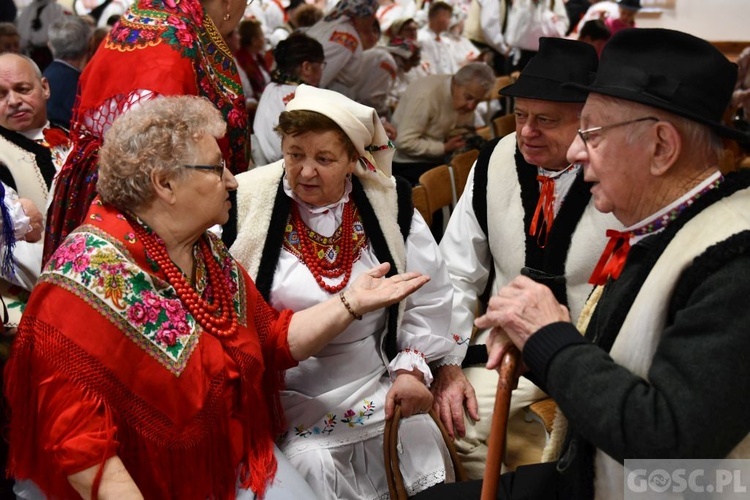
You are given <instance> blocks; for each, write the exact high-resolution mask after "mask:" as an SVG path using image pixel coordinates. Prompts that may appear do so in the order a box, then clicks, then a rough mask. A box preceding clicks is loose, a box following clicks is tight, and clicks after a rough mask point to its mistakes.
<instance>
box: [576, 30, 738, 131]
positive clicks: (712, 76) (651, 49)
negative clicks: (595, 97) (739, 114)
mask: <svg viewBox="0 0 750 500" xmlns="http://www.w3.org/2000/svg"><path fill="white" fill-rule="evenodd" d="M736 81H737V65H736V64H734V63H732V62H730V61H729V60H728V59H727V58H726V57H725V56H724V55H723V54H722V53H721V52H719V50H717V49H716V48H715V47H714V46H713V45H711V44H710V43H708V42H707V41H705V40H702V39H700V38H697V37H694V36H692V35H688V34H687V33H682V32H680V31H674V30H667V29H661V28H654V29H644V28H630V29H624V30H622V31H620V32H618V33H617V34H615V35H614V36H613V37H612V38H611V39H610V40H609V42H607V45H605V46H604V50H603V51H602V55H601V59H600V61H599V70H598V71H597V73H596V79H595V80H594V82H593V83H592V84H591V85H581V84H568V85H567V86H570V87H573V88H578V89H582V90H588V91H589V92H596V93H597V94H604V95H607V96H611V97H618V98H620V99H625V100H628V101H633V102H638V103H641V104H645V105H647V106H653V107H654V108H659V109H663V110H665V111H669V112H670V113H674V114H676V115H679V116H683V117H685V118H689V119H691V120H694V121H696V122H699V123H703V124H704V125H708V126H709V127H711V128H712V129H713V130H714V131H716V133H718V134H719V135H720V136H723V137H728V138H730V139H745V140H747V136H746V135H745V134H743V133H742V132H739V131H738V130H736V129H733V128H730V127H727V126H725V125H723V124H722V123H721V120H722V117H723V115H724V112H725V111H726V109H727V105H728V104H729V100H730V98H731V97H732V90H733V89H734V85H735V82H736Z"/></svg>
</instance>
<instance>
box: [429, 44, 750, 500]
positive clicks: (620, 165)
mask: <svg viewBox="0 0 750 500" xmlns="http://www.w3.org/2000/svg"><path fill="white" fill-rule="evenodd" d="M706 75H710V78H707V77H706ZM736 75H737V68H736V66H735V65H734V64H732V63H730V62H729V61H728V60H727V59H726V58H725V57H724V56H723V55H722V54H721V53H720V52H719V51H718V50H716V49H715V48H714V47H713V46H712V45H711V44H709V43H708V42H706V41H704V40H701V39H698V38H695V37H693V36H691V35H687V34H685V33H680V32H677V31H670V30H663V29H648V30H646V29H642V30H624V31H622V32H620V33H619V34H617V35H615V36H614V37H613V38H612V40H611V41H610V42H609V43H608V44H607V46H606V47H605V48H604V51H603V53H602V57H601V64H600V66H599V71H598V73H597V77H596V80H595V81H594V83H593V84H592V85H590V86H580V87H581V88H583V89H585V90H588V91H590V94H589V97H588V99H587V101H586V105H585V107H584V109H583V113H582V114H581V130H579V131H578V137H577V138H576V140H575V142H574V143H573V144H572V145H571V147H570V150H569V151H568V158H569V159H570V161H572V162H576V163H581V164H582V165H583V168H584V176H585V178H586V179H587V180H589V181H591V182H593V183H594V187H593V188H592V194H593V199H594V203H595V205H596V208H597V209H598V210H600V211H603V212H610V213H613V214H614V215H615V217H617V219H618V220H619V221H620V222H622V223H623V224H624V225H626V226H628V227H627V228H626V229H625V230H624V231H622V232H620V231H612V232H609V235H610V237H611V244H610V245H608V246H607V251H606V252H605V253H604V254H603V255H602V257H601V258H600V260H599V263H598V264H597V267H596V269H595V272H594V273H593V275H592V282H593V283H595V284H596V285H599V286H598V288H597V289H596V290H595V291H594V293H593V294H592V297H594V296H595V295H597V294H599V293H601V298H599V299H598V304H597V305H596V308H595V310H594V312H593V314H592V316H591V317H590V322H589V323H588V328H587V329H586V330H585V336H584V337H581V336H580V334H579V333H578V331H577V330H576V329H575V327H573V325H572V324H571V323H570V322H569V321H570V319H569V315H568V313H567V311H566V310H565V308H564V307H561V306H560V304H559V303H558V302H557V301H556V300H555V298H554V297H553V296H552V294H551V293H550V292H549V290H548V289H547V288H545V287H541V286H539V285H538V284H536V283H534V282H533V281H531V280H528V279H526V278H525V277H523V276H520V277H518V278H516V279H515V280H514V281H513V282H512V283H511V284H510V285H509V286H507V287H505V288H503V289H502V290H500V292H499V293H498V294H497V295H496V296H495V297H493V298H492V300H491V301H490V307H489V309H488V312H487V314H486V315H485V316H483V317H481V318H479V319H477V326H479V327H482V328H487V327H499V328H498V329H497V330H494V331H493V332H494V333H493V334H492V335H491V339H490V341H488V343H490V342H493V344H492V345H493V348H492V349H491V352H490V359H489V362H488V363H487V367H488V368H493V367H495V366H497V361H498V359H499V356H500V354H501V351H502V350H503V347H504V345H505V341H506V340H507V338H509V339H510V341H512V342H513V344H515V345H516V346H517V347H518V348H519V349H520V350H521V351H522V353H523V359H524V361H525V363H526V365H527V366H528V367H529V370H530V372H531V374H532V375H533V376H534V377H535V379H536V380H537V381H538V382H539V383H540V384H541V385H542V386H543V387H546V389H547V391H548V392H549V394H550V395H551V396H552V397H553V398H554V399H555V401H557V403H558V405H559V408H560V410H561V411H562V415H564V417H565V418H566V419H567V425H563V426H561V427H560V430H561V431H562V432H558V428H556V429H555V431H553V435H552V438H551V440H550V442H551V443H552V444H553V445H559V447H558V446H553V448H558V449H557V450H550V451H552V452H554V453H551V454H550V457H549V458H552V459H554V458H558V461H557V463H556V464H555V468H554V472H553V473H552V475H551V476H550V477H551V478H552V480H553V481H555V480H556V481H557V482H558V484H557V485H556V486H555V487H554V488H555V490H556V491H557V492H558V495H559V492H560V491H565V492H566V494H565V495H559V496H550V494H549V493H546V494H545V496H543V498H576V499H578V498H592V497H595V498H617V497H620V498H622V495H623V491H624V487H625V486H624V485H625V484H626V483H625V481H624V476H625V469H624V467H623V461H624V460H627V459H665V458H674V459H699V458H700V459H723V458H750V435H749V432H750V405H748V404H747V399H746V397H747V389H748V387H750V364H748V362H747V353H748V352H750V335H748V334H747V328H748V325H749V324H750V308H748V307H747V297H748V296H750V279H748V277H750V217H748V208H750V172H738V173H733V174H727V175H726V176H723V175H722V174H721V172H720V171H719V168H718V164H719V156H720V155H721V153H722V144H721V141H720V138H722V137H723V138H728V139H743V138H745V139H746V137H744V135H743V134H741V133H739V132H737V131H736V130H735V129H732V128H728V127H726V126H725V125H723V124H722V123H721V119H722V115H723V113H724V111H725V108H726V106H727V104H728V103H729V100H730V97H731V94H732V89H733V87H734V83H735V80H736ZM501 329H502V331H503V332H504V333H502V334H501ZM495 346H497V348H495ZM565 430H567V432H565ZM555 451H556V452H555ZM626 465H627V464H626ZM519 471H521V469H519ZM688 472H690V471H689V470H688ZM518 477H520V476H519V475H518V473H517V475H516V478H518ZM666 479H667V481H669V478H666ZM538 483H539V484H541V481H539V482H538ZM548 484H550V483H548ZM628 484H629V483H628ZM658 486H663V485H658ZM665 486H666V488H667V491H664V490H662V492H663V493H665V494H666V493H668V492H672V491H678V490H677V489H675V490H671V489H669V486H670V485H669V482H667V483H666V485H665ZM674 486H675V488H678V486H679V485H676V484H675V485H674ZM711 486H712V488H713V487H715V485H713V484H712V485H711ZM514 489H515V486H514ZM692 491H695V490H692ZM707 491H712V490H711V489H708V490H707ZM734 491H737V490H734ZM514 493H515V492H514ZM744 495H746V493H745V494H744ZM432 498H439V497H434V496H433V497H432ZM527 498H535V497H534V496H529V497H527ZM650 498H655V497H650ZM660 498H664V496H661V497H660ZM670 498H671V497H670ZM701 498H703V497H702V496H701ZM722 498H726V497H722ZM732 498H735V497H732Z"/></svg>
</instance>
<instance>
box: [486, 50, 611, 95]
mask: <svg viewBox="0 0 750 500" xmlns="http://www.w3.org/2000/svg"><path fill="white" fill-rule="evenodd" d="M598 64H599V59H598V57H597V55H596V50H595V49H594V47H593V46H592V45H589V44H588V43H584V42H579V41H577V40H567V39H565V38H545V37H542V38H540V39H539V52H537V54H536V55H535V56H534V57H532V58H531V60H529V63H528V64H527V65H526V67H525V68H524V69H523V71H522V72H521V75H520V76H519V77H518V80H516V81H515V82H514V83H512V84H511V85H508V86H507V87H503V88H502V89H500V94H501V95H507V96H512V97H524V98H527V99H543V100H545V101H557V102H585V101H586V92H581V91H580V90H578V89H575V88H567V87H563V85H562V84H563V83H578V84H580V85H588V84H589V83H591V81H592V79H593V76H594V72H596V67H597V65H598Z"/></svg>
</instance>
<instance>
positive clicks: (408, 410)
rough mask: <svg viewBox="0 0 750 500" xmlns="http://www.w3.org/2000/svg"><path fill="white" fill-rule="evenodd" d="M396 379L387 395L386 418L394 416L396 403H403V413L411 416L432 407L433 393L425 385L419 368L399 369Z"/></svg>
mask: <svg viewBox="0 0 750 500" xmlns="http://www.w3.org/2000/svg"><path fill="white" fill-rule="evenodd" d="M396 373H397V374H398V375H396V380H394V381H393V385H392V386H391V389H390V390H389V391H388V394H387V395H386V397H385V419H386V420H390V419H391V418H393V412H394V410H395V408H396V405H401V415H402V416H403V417H411V416H412V415H417V414H419V413H427V412H429V411H430V408H432V393H431V392H430V390H429V389H428V388H427V386H426V385H424V377H423V375H422V373H421V372H420V371H419V370H414V371H411V372H410V371H406V370H398V371H397V372H396Z"/></svg>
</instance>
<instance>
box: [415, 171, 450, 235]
mask: <svg viewBox="0 0 750 500" xmlns="http://www.w3.org/2000/svg"><path fill="white" fill-rule="evenodd" d="M419 184H421V185H422V187H424V190H425V193H426V195H427V207H428V210H429V212H430V217H429V219H427V221H428V222H427V223H428V225H429V226H430V227H431V228H432V233H433V234H434V235H435V239H436V240H438V241H439V240H440V237H441V236H442V234H443V231H444V230H445V226H446V225H447V223H448V218H449V217H450V209H451V207H453V206H455V204H456V189H455V186H454V185H453V170H451V168H450V167H449V166H448V165H439V166H437V167H434V168H431V169H430V170H428V171H427V172H425V173H423V174H422V175H420V176H419ZM436 212H440V213H441V214H442V218H440V217H438V218H437V220H436V217H435V213H436ZM441 219H442V224H440V222H439V221H440V220H441ZM436 224H437V225H438V226H442V228H440V227H437V228H436V227H433V226H435V225H436Z"/></svg>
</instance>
